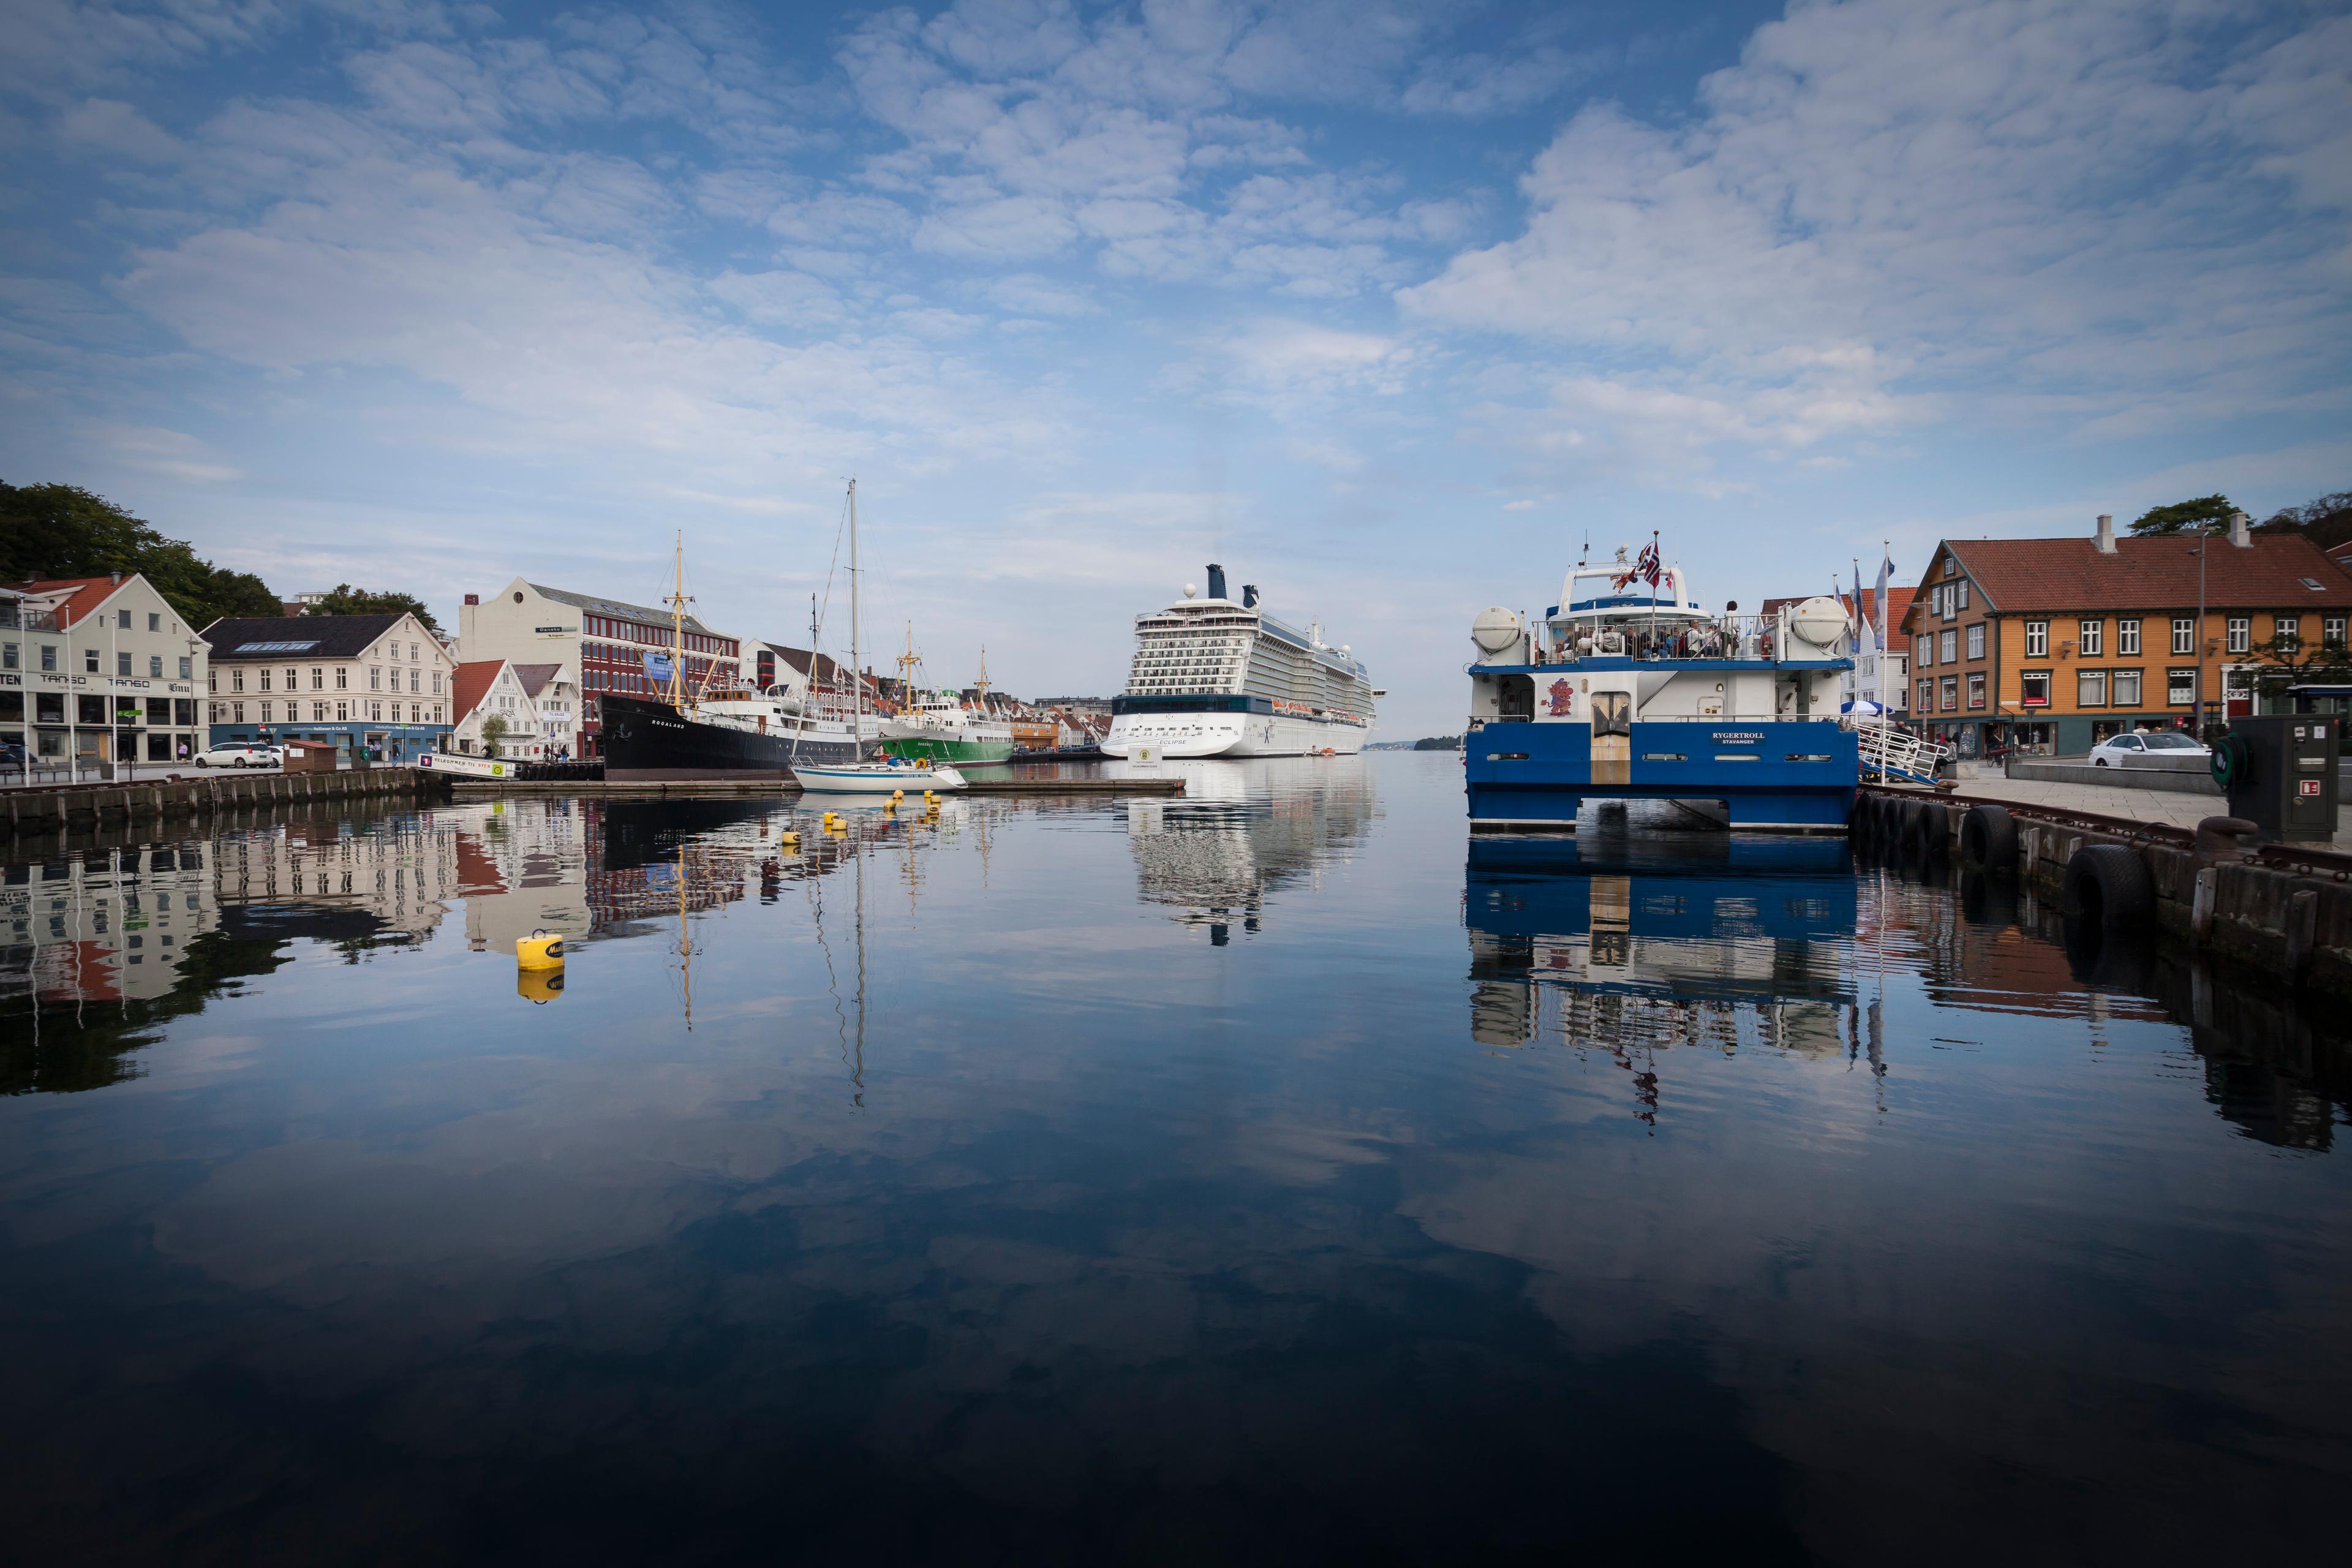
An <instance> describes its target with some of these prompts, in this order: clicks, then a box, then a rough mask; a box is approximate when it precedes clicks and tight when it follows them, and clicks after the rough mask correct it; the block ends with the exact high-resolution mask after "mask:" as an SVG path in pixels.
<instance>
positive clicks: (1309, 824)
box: [1126, 757, 1379, 947]
mask: <svg viewBox="0 0 2352 1568" xmlns="http://www.w3.org/2000/svg"><path fill="white" fill-rule="evenodd" d="M1153 771H1154V772H1155V773H1171V774H1174V775H1176V776H1179V777H1181V778H1182V779H1183V780H1184V794H1183V795H1181V796H1178V797H1174V798H1165V797H1157V796H1155V797H1147V798H1139V799H1137V800H1133V801H1130V802H1129V803H1128V805H1127V808H1126V809H1127V835H1128V847H1129V851H1130V852H1131V853H1132V854H1133V855H1134V857H1135V874H1136V887H1137V890H1138V893H1139V896H1140V897H1141V898H1142V900H1143V901H1144V902H1146V903H1147V904H1153V905H1158V906H1162V907H1165V908H1168V909H1171V910H1174V911H1175V913H1174V919H1175V920H1176V921H1177V923H1178V924H1180V925H1183V926H1186V927H1190V928H1192V929H1194V930H1205V931H1207V932H1208V933H1209V941H1210V942H1211V943H1212V944H1213V945H1214V946H1218V947H1223V946H1224V945H1225V944H1226V943H1227V942H1230V941H1231V940H1232V936H1233V929H1234V927H1235V926H1239V927H1241V929H1242V930H1243V931H1244V932H1245V933H1247V934H1251V935H1255V933H1256V932H1257V931H1258V929H1259V924H1260V922H1261V921H1263V919H1264V918H1265V905H1266V900H1267V897H1268V896H1269V895H1270V894H1273V893H1275V892H1277V891H1279V890H1280V889H1283V888H1286V887H1288V886H1291V885H1293V884H1303V885H1306V886H1308V887H1311V886H1312V885H1313V884H1314V881H1315V879H1316V877H1317V876H1318V874H1319V873H1320V871H1321V870H1322V868H1324V867H1325V866H1327V865H1328V864H1330V863H1332V862H1334V861H1338V860H1344V859H1346V858H1349V857H1350V856H1352V855H1353V854H1355V852H1356V850H1357V848H1358V847H1360V845H1361V843H1362V842H1363V838H1364V835H1365V832H1366V830H1367V829H1368V827H1369V826H1370V824H1371V822H1372V820H1373V819H1374V817H1375V816H1377V815H1378V809H1379V801H1378V797H1377V795H1375V793H1374V791H1373V788H1372V783H1371V775H1370V772H1369V770H1368V768H1367V765H1366V764H1365V763H1364V760H1363V759H1362V758H1361V757H1320V758H1315V757H1302V758H1295V759H1283V760H1279V761H1268V762H1264V763H1222V762H1184V763H1160V764H1157V765H1156V766H1155V767H1154V769H1153Z"/></svg>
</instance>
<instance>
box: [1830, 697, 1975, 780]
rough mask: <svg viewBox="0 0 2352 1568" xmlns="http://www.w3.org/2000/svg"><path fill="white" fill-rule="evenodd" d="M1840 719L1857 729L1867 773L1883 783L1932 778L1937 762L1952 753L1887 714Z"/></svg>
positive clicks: (1949, 749) (1849, 715)
mask: <svg viewBox="0 0 2352 1568" xmlns="http://www.w3.org/2000/svg"><path fill="white" fill-rule="evenodd" d="M1839 722H1841V723H1842V724H1843V725H1844V726H1845V727H1846V728H1847V729H1849V730H1852V731H1853V734H1854V740H1855V742H1856V749H1857V750H1858V751H1859V752H1860V753H1861V758H1862V771H1863V773H1864V776H1866V777H1868V778H1871V779H1873V780H1874V781H1875V782H1877V783H1880V784H1885V782H1887V781H1888V780H1889V779H1894V778H1901V779H1906V780H1916V779H1923V778H1925V779H1932V778H1934V777H1935V776H1936V764H1937V763H1941V762H1943V761H1944V760H1945V759H1947V758H1948V757H1949V756H1950V755H1951V754H1952V748H1951V747H1949V746H1947V745H1943V744H1941V743H1939V742H1935V741H1930V740H1927V739H1925V738H1924V737H1922V736H1919V735H1916V734H1914V733H1913V732H1912V731H1908V730H1906V729H1905V728H1903V726H1902V725H1900V724H1897V723H1895V722H1894V721H1891V720H1889V719H1887V718H1886V717H1885V715H1884V714H1873V713H1849V714H1847V715H1846V716H1845V717H1844V718H1843V720H1841V721H1839Z"/></svg>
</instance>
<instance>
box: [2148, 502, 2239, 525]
mask: <svg viewBox="0 0 2352 1568" xmlns="http://www.w3.org/2000/svg"><path fill="white" fill-rule="evenodd" d="M2236 510H2238V509H2237V508H2236V507H2235V506H2233V505H2232V504H2231V501H2230V498H2229V497H2228V496H2225V495H2210V496H2199V497H2197V498H2195V499H2194V500H2177V501H2174V502H2173V503H2172V504H2171V505H2170V506H2152V507H2150V508H2148V509H2147V510H2146V511H2144V512H2142V513H2140V514H2139V516H2138V517H2137V518H2135V519H2134V520H2133V521H2132V525H2131V531H2133V532H2134V533H2190V532H2194V531H2197V530H2199V529H2203V528H2210V529H2212V530H2214V531H2216V532H2219V531H2221V530H2223V529H2226V528H2228V527H2229V526H2230V514H2231V513H2232V512H2234V511H2236Z"/></svg>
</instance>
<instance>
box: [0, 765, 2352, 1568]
mask: <svg viewBox="0 0 2352 1568" xmlns="http://www.w3.org/2000/svg"><path fill="white" fill-rule="evenodd" d="M1169 765H1170V766H1171V767H1174V766H1181V767H1182V768H1183V769H1184V771H1185V776H1186V779H1187V782H1188V793H1187V794H1185V795H1183V796H1181V797H1171V798H1160V797H1154V798H1149V799H1118V798H1108V797H1100V796H1081V797H1067V798H1034V799H1024V798H1020V797H1014V796H1001V797H988V798H973V799H969V800H950V801H948V802H947V803H946V804H945V805H943V806H942V808H941V809H940V812H939V813H938V815H937V816H927V815H926V814H925V813H923V812H922V811H921V810H920V809H919V806H916V807H906V808H901V809H900V810H899V811H898V812H897V813H895V814H893V813H885V812H883V811H881V810H880V809H879V808H878V805H877V803H875V802H873V801H871V800H867V801H859V802H851V801H842V802H838V803H834V804H835V805H836V806H837V808H838V809H839V810H840V811H841V813H842V817H843V824H842V826H841V827H840V829H839V830H838V831H829V830H827V829H826V828H824V826H821V824H820V818H819V812H820V810H821V809H822V806H821V805H820V804H819V803H817V802H815V801H814V799H812V800H810V801H809V802H806V803H803V804H795V803H792V802H788V801H785V800H782V799H761V798H757V797H728V798H711V799H698V798H679V797H669V798H647V799H634V798H628V797H620V796H611V797H597V798H583V799H569V798H562V797H545V796H534V797H530V798H518V799H512V800H506V801H484V802H478V803H467V804H459V805H447V806H439V807H433V808H429V809H425V810H417V809H414V808H407V809H402V810H398V811H393V812H383V811H381V810H380V809H379V807H378V805H375V804H374V803H355V804H353V805H351V806H347V807H340V808H336V809H328V808H324V807H321V808H318V809H311V810H301V809H288V810H283V811H278V812H275V813H271V812H262V813H258V814H251V815H248V816H244V817H232V818H227V819H225V820H224V821H223V822H222V824H221V825H220V826H218V828H217V829H216V830H214V831H209V832H207V833H206V834H205V835H204V836H201V837H184V838H178V839H166V840H161V841H158V840H154V839H152V838H140V837H136V836H135V835H131V836H128V837H125V836H121V835H116V836H113V837H106V836H100V837H85V838H81V839H73V840H66V841H62V842H60V841H55V840H52V841H49V842H48V845H47V847H43V848H40V849H38V850H37V851H34V852H27V851H25V850H23V849H22V848H20V849H19V850H18V851H15V852H12V853H15V854H16V856H17V857H18V858H14V859H11V860H10V861H8V863H7V864H6V866H5V886H0V937H5V952H0V1082H5V1087H6V1089H7V1090H8V1093H7V1094H6V1095H5V1097H0V1343H5V1345H6V1347H7V1353H6V1355H5V1357H0V1432H5V1451H6V1453H7V1456H8V1458H7V1462H6V1463H5V1465H0V1517H5V1520H6V1521H8V1524H7V1528H8V1531H9V1537H10V1540H11V1549H10V1556H11V1557H12V1559H13V1560H15V1561H20V1562H41V1563H51V1562H55V1563H68V1562H70V1563H99V1562H108V1563H114V1562H192V1563H215V1562H216V1563H315V1562H321V1561H338V1562H344V1561H366V1562H377V1561H381V1562H387V1563H389V1562H402V1563H405V1562H418V1561H436V1562H441V1561H459V1562H472V1561H499V1562H551V1563H554V1562H560V1563H602V1562H631V1563H637V1562H719V1561H738V1560H742V1559H745V1558H748V1557H751V1556H753V1555H754V1554H756V1555H757V1556H758V1557H759V1558H760V1559H761V1560H767V1559H773V1558H792V1559H805V1560H814V1561H836V1560H842V1559H847V1558H853V1557H854V1558H856V1559H858V1560H861V1561H900V1560H907V1559H914V1558H921V1559H925V1560H930V1561H951V1562H959V1563H963V1562H970V1563H988V1562H1008V1563H1009V1562H1023V1563H1034V1562H1038V1561H1050V1562H1064V1561H1086V1562H1090V1563H1093V1562H1143V1563H1161V1562H1188V1563H1189V1562H1206V1561H1234V1560H1280V1561H1287V1562H1308V1561H1332V1560H1346V1561H1363V1560H1375V1561H1384V1560H1415V1561H1431V1560H1447V1561H1464V1560H1478V1559H1493V1558H1519V1557H1536V1556H1543V1557H1547V1558H1550V1557H1557V1556H1560V1555H1565V1554H1568V1553H1571V1552H1574V1553H1583V1554H1598V1555H1599V1556H1600V1557H1601V1559H1602V1560H1613V1559H1615V1558H1618V1557H1624V1556H1633V1555H1635V1554H1637V1553H1638V1554H1640V1555H1643V1556H1644V1557H1656V1556H1659V1555H1661V1554H1665V1555H1667V1556H1668V1557H1669V1559H1671V1558H1672V1557H1673V1556H1674V1555H1676V1554H1684V1553H1692V1552H1699V1551H1708V1552H1737V1553H1740V1554H1741V1560H1743V1561H1762V1562H1832V1563H1872V1562H1884V1561H1888V1560H1892V1559H1896V1558H1901V1559H1905V1560H1911V1561H1925V1562H1955V1563H1957V1562H1984V1561H1997V1562H2002V1563H2016V1562H2022V1563H2083V1562H2121V1561H2130V1562H2135V1563H2151V1562H2185V1561H2200V1562H2212V1561H2217V1560H2223V1559H2238V1558H2242V1557H2243V1556H2245V1555H2246V1554H2247V1553H2248V1552H2250V1551H2258V1550H2263V1549H2273V1548H2302V1549H2306V1550H2309V1549H2323V1548H2324V1546H2325V1542H2326V1541H2327V1540H2330V1539H2336V1538H2337V1537H2338V1536H2340V1533H2341V1514H2342V1500H2343V1498H2344V1497H2345V1496H2346V1495H2347V1482H2352V1333H2348V1332H2347V1329H2348V1328H2352V1223H2347V1222H2352V1150H2347V1148H2346V1146H2345V1145H2344V1143H2343V1142H2340V1141H2341V1140H2342V1139H2344V1138H2345V1137H2346V1135H2347V1130H2346V1122H2347V1106H2352V1072H2347V1065H2346V1063H2347V1056H2346V1053H2345V1050H2344V1047H2343V1045H2342V1042H2341V1034H2342V1032H2343V1030H2344V1027H2345V1026H2344V1023H2343V1021H2342V1020H2340V1019H2336V1018H2334V1017H2330V1016H2312V1015H2311V1014H2310V1013H2308V1012H2306V1011H2305V1010H2303V1009H2301V1008H2299V1007H2298V1006H2297V1005H2296V1004H2295V1003H2294V1001H2293V999H2292V998H2289V997H2285V996H2283V995H2282V994H2280V993H2279V991H2278V989H2277V987H2276V986H2275V985H2271V984H2245V983H2242V982H2240V981H2238V980H2236V979H2234V978H2233V977H2232V976H2231V975H2230V974H2228V973H2221V972H2217V971H2214V970H2210V969H2209V968H2207V967H2204V966H2203V965H2202V964H2201V963H2200V964H2192V963H2189V961H2188V960H2187V959H2186V958H2184V957H2180V956H2179V955H2175V954H2171V953H2168V952H2163V951H2142V950H2135V949H2130V948H2121V947H2116V946H2112V945H2111V946H2109V947H2108V948H2106V949H2105V950H2104V951H2099V952H2091V951H2088V950H2086V949H2084V948H2083V947H2082V946H2081V945H2079V944H2077V945H2076V946H2075V947H2074V948H2073V949H2071V950H2070V948H2069V947H2068V945H2067V943H2066V942H2065V940H2064V938H2065V933H2064V932H2063V931H2061V930H2060V928H2059V927H2058V925H2057V923H2056V921H2055V920H2054V918H2053V914H2052V912H2051V911H2050V910H2047V909H2046V908H2043V907H2041V906H2039V905H2037V903H2036V902H2035V901H2034V900H2032V898H2031V897H2030V896H2026V897H2023V898H2021V897H2020V895H2019V894H2018V893H2017V892H2016V891H2015V890H2014V889H2010V888H2008V887H2006V886H2004V885H2001V884H1988V883H1984V882H1981V881H1979V880H1975V879H1969V880H1967V881H1965V882H1963V881H1962V880H1961V879H1957V878H1948V877H1945V876H1943V875H1941V874H1940V873H1939V874H1938V875H1937V877H1935V878H1933V879H1921V878H1920V877H1919V876H1918V875H1917V874H1916V872H1907V871H1906V870H1905V869H1904V868H1897V867H1887V866H1881V865H1874V864H1868V863H1863V864H1857V863H1856V862H1855V861H1854V860H1853V858H1852V857H1851V855H1850V854H1849V852H1848V850H1847V847H1846V846H1845V845H1844V843H1843V841H1842V840H1838V839H1833V838H1822V837H1813V838H1772V837H1753V836H1745V835H1739V836H1732V835H1723V834H1710V833H1694V832H1673V833H1669V832H1660V831H1655V830H1654V829H1653V828H1652V827H1651V826H1649V825H1648V823H1647V822H1646V821H1645V820H1643V819H1640V818H1636V819H1635V820H1633V821H1631V822H1628V821H1625V820H1624V819H1622V818H1617V817H1612V816H1605V815H1600V816H1593V815H1589V816H1588V817H1587V819H1586V820H1585V822H1584V829H1585V830H1584V831H1583V832H1581V833H1580V834H1579V835H1578V836H1577V837H1574V838H1559V837H1554V838H1529V839H1522V838H1514V837H1500V838H1492V839H1490V838H1486V837H1481V838H1479V839H1478V840H1476V841H1475V842H1473V840H1472V839H1471V837H1470V835H1469V834H1468V833H1467V831H1466V828H1465V820H1464V810H1463V774H1462V765H1461V763H1460V761H1459V759H1457V758H1456V757H1455V756H1454V755H1453V754H1452V753H1443V752H1441V753H1403V752H1392V753H1372V754H1368V755H1365V756H1360V757H1340V758H1323V759H1294V760H1270V761H1263V762H1254V763H1197V764H1169ZM787 835H797V838H789V837H786V836H787ZM22 842H25V841H20V844H21V843H22ZM535 932H543V933H546V934H549V935H554V936H560V937H561V938H562V942H563V950H564V958H563V963H562V965H561V967H560V968H558V969H555V970H548V971H536V972H533V971H520V970H519V969H518V967H517V963H516V958H515V952H516V943H517V942H518V941H519V940H521V939H524V938H528V937H530V936H532V935H533V933H535Z"/></svg>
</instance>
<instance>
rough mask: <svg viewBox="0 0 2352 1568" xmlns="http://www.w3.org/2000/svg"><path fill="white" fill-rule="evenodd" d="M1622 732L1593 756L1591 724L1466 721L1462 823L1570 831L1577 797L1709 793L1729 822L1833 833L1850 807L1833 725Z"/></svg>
mask: <svg viewBox="0 0 2352 1568" xmlns="http://www.w3.org/2000/svg"><path fill="white" fill-rule="evenodd" d="M1629 740H1630V743H1626V744H1622V749H1621V748H1609V749H1608V750H1610V751H1612V752H1619V754H1615V755H1608V756H1604V757H1602V758H1601V759H1599V760H1596V758H1595V756H1594V752H1595V748H1594V745H1593V740H1592V727H1591V725H1590V724H1570V723H1526V722H1502V723H1496V722H1490V723H1488V724H1486V726H1485V727H1484V728H1482V729H1479V730H1475V731H1472V732H1471V733H1470V734H1469V735H1468V736H1467V737H1466V738H1465V742H1464V745H1463V759H1462V761H1463V766H1462V772H1463V782H1464V784H1465V788H1466V789H1467V791H1468V794H1469V798H1470V826H1471V827H1472V828H1473V829H1474V830H1476V831H1490V832H1491V831H1505V832H1529V831H1538V832H1539V831H1547V830H1548V831H1552V832H1573V831H1575V828H1576V814H1577V811H1578V810H1579V808H1580V807H1581V806H1582V805H1584V803H1585V802H1586V801H1588V800H1713V801H1720V802H1722V803H1723V805H1724V807H1725V809H1726V811H1727V814H1728V819H1729V826H1732V827H1733V828H1750V829H1755V828H1775V829H1780V830H1782V831H1796V832H1813V833H1843V832H1844V831H1845V821H1846V817H1847V816H1848V815H1849V814H1850V813H1851V812H1852V811H1853V797H1854V790H1855V786H1856V784H1857V782H1858V778H1859V757H1858V755H1857V752H1856V750H1855V743H1854V737H1853V731H1849V730H1844V729H1842V728H1840V727H1839V726H1838V725H1837V724H1835V723H1832V722H1827V721H1799V722H1786V723H1784V722H1765V723H1754V724H1744V723H1743V724H1727V723H1725V722H1724V721H1720V720H1701V721H1639V720H1637V721H1634V722H1633V725H1632V732H1631V735H1630V737H1629ZM1596 775H1598V776H1596Z"/></svg>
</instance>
